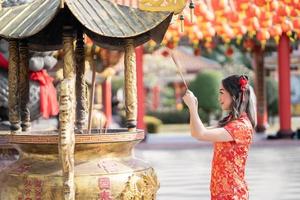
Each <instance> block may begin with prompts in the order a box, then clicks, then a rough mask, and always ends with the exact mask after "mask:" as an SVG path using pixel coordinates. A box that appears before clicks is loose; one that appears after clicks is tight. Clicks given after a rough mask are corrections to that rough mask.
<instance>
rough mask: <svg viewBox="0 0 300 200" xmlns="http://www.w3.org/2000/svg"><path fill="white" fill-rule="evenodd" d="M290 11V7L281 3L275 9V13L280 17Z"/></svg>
mask: <svg viewBox="0 0 300 200" xmlns="http://www.w3.org/2000/svg"><path fill="white" fill-rule="evenodd" d="M290 12H291V10H290V8H289V7H288V6H286V5H284V4H281V5H280V6H279V8H278V10H277V14H278V15H279V16H282V17H285V16H289V15H290Z"/></svg>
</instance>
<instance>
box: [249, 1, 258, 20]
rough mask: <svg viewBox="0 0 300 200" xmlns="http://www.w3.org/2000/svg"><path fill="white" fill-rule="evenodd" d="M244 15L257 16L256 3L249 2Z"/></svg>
mask: <svg viewBox="0 0 300 200" xmlns="http://www.w3.org/2000/svg"><path fill="white" fill-rule="evenodd" d="M246 15H247V16H246V17H247V18H251V17H256V16H259V15H260V9H259V8H258V7H257V6H256V5H254V4H250V5H249V7H248V9H247V10H246Z"/></svg>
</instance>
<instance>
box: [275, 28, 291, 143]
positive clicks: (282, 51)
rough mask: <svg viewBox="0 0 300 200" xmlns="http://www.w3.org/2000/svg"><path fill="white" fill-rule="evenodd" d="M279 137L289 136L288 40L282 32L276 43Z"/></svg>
mask: <svg viewBox="0 0 300 200" xmlns="http://www.w3.org/2000/svg"><path fill="white" fill-rule="evenodd" d="M278 76H279V82H278V83H279V120H280V129H279V131H278V133H277V136H278V137H279V138H285V137H291V136H292V133H293V132H292V130H291V86H290V80H291V79H290V40H289V38H288V36H287V35H286V34H285V33H283V34H282V35H281V37H280V40H279V45H278Z"/></svg>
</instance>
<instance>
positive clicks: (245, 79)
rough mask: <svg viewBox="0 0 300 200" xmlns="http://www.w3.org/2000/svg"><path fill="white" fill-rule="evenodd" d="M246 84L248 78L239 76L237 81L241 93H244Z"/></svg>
mask: <svg viewBox="0 0 300 200" xmlns="http://www.w3.org/2000/svg"><path fill="white" fill-rule="evenodd" d="M247 84H248V78H247V77H245V76H241V77H240V79H239V85H240V88H241V90H242V92H245V91H246V86H247Z"/></svg>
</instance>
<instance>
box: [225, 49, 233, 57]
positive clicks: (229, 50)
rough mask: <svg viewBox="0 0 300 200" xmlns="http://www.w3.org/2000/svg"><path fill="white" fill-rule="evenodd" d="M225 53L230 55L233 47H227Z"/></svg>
mask: <svg viewBox="0 0 300 200" xmlns="http://www.w3.org/2000/svg"><path fill="white" fill-rule="evenodd" d="M225 55H226V56H227V57H231V56H232V55H233V49H232V48H231V47H228V48H227V49H226V51H225Z"/></svg>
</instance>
